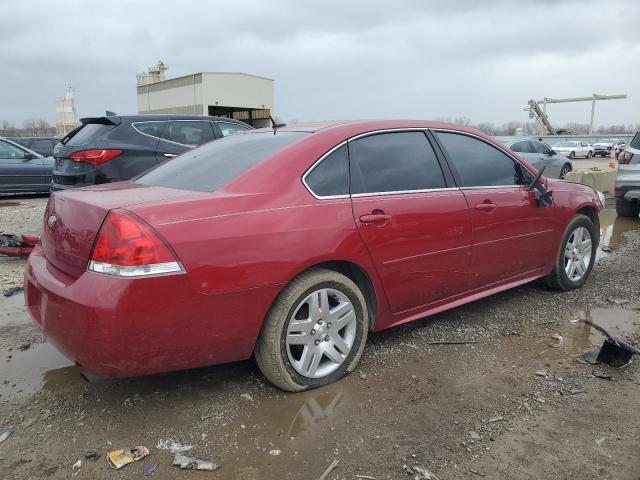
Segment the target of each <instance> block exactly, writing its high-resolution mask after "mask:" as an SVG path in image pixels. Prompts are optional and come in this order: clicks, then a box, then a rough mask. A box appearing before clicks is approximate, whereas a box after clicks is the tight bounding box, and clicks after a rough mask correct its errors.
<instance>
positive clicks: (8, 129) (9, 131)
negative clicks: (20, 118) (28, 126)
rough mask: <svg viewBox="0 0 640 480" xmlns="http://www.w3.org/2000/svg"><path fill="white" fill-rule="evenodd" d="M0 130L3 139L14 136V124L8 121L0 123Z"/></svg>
mask: <svg viewBox="0 0 640 480" xmlns="http://www.w3.org/2000/svg"><path fill="white" fill-rule="evenodd" d="M0 128H1V129H2V131H1V133H0V134H1V135H2V136H3V137H14V136H15V135H16V124H15V122H10V121H9V120H2V121H1V122H0Z"/></svg>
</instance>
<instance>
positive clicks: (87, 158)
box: [69, 150, 122, 167]
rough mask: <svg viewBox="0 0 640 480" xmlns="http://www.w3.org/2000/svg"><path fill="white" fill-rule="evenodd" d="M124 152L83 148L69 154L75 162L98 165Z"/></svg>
mask: <svg viewBox="0 0 640 480" xmlns="http://www.w3.org/2000/svg"><path fill="white" fill-rule="evenodd" d="M121 153H122V150H82V151H80V152H74V153H72V154H71V155H69V158H70V159H71V160H73V161H74V162H81V163H88V164H89V165H93V166H94V167H97V166H98V165H102V164H103V163H105V162H108V161H109V160H113V159H114V158H116V157H117V156H118V155H120V154H121Z"/></svg>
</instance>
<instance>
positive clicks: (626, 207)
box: [616, 198, 640, 217]
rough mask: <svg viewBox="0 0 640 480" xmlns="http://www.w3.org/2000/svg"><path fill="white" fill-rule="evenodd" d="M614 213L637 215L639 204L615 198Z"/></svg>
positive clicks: (621, 215)
mask: <svg viewBox="0 0 640 480" xmlns="http://www.w3.org/2000/svg"><path fill="white" fill-rule="evenodd" d="M616 213H617V214H618V216H619V217H637V216H638V215H640V205H638V204H633V203H631V202H627V201H626V200H625V199H624V198H616Z"/></svg>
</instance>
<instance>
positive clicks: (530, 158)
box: [503, 138, 573, 179]
mask: <svg viewBox="0 0 640 480" xmlns="http://www.w3.org/2000/svg"><path fill="white" fill-rule="evenodd" d="M503 143H504V144H505V145H506V146H507V147H509V148H510V149H511V150H512V151H514V152H516V153H517V154H518V155H520V156H521V157H522V158H524V159H525V160H526V161H527V162H529V163H530V164H531V165H533V166H534V167H535V169H536V170H538V171H539V170H540V169H541V168H542V167H546V168H545V170H544V176H545V177H549V178H560V179H563V178H564V177H565V176H566V175H567V173H569V172H570V171H571V170H573V164H572V163H571V160H570V159H569V158H567V157H565V156H564V155H560V154H558V153H557V152H556V151H555V150H553V149H552V148H551V147H550V146H549V145H547V144H546V143H542V142H540V141H538V140H534V139H530V138H523V139H518V140H507V141H505V142H503Z"/></svg>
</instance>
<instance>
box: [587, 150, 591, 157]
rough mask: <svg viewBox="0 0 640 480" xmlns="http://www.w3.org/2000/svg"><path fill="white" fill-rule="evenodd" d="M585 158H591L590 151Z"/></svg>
mask: <svg viewBox="0 0 640 480" xmlns="http://www.w3.org/2000/svg"><path fill="white" fill-rule="evenodd" d="M587 158H591V150H589V151H588V152H587Z"/></svg>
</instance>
